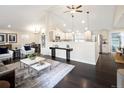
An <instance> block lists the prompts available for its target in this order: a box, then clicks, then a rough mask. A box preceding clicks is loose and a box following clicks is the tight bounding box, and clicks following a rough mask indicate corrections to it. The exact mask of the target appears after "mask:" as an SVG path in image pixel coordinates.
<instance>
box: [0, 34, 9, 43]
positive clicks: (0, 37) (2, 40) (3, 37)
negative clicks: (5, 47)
mask: <svg viewBox="0 0 124 93" xmlns="http://www.w3.org/2000/svg"><path fill="white" fill-rule="evenodd" d="M6 38H7V34H5V33H0V43H6V40H7V39H6Z"/></svg>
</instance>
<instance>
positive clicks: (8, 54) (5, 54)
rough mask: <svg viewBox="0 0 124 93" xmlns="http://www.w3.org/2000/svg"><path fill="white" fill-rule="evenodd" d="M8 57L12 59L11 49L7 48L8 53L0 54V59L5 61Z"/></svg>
mask: <svg viewBox="0 0 124 93" xmlns="http://www.w3.org/2000/svg"><path fill="white" fill-rule="evenodd" d="M8 59H13V51H12V50H8V53H4V54H0V60H1V61H5V60H8Z"/></svg>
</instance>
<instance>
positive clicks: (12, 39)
mask: <svg viewBox="0 0 124 93" xmlns="http://www.w3.org/2000/svg"><path fill="white" fill-rule="evenodd" d="M8 43H17V34H16V33H9V34H8Z"/></svg>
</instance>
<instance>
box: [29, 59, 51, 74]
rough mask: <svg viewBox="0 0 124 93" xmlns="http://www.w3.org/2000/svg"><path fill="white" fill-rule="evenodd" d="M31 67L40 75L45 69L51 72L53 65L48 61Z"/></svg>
mask: <svg viewBox="0 0 124 93" xmlns="http://www.w3.org/2000/svg"><path fill="white" fill-rule="evenodd" d="M30 67H31V69H33V70H35V71H36V73H37V74H38V75H39V73H40V72H41V71H42V70H44V69H48V68H49V69H50V70H51V64H50V63H48V62H46V61H43V62H39V63H36V64H34V65H32V66H30Z"/></svg>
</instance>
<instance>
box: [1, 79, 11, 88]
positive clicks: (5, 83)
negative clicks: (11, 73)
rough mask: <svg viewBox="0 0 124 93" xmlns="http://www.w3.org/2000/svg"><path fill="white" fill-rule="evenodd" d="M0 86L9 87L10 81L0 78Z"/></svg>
mask: <svg viewBox="0 0 124 93" xmlns="http://www.w3.org/2000/svg"><path fill="white" fill-rule="evenodd" d="M0 88H10V83H9V82H8V81H5V80H0Z"/></svg>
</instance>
